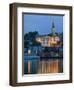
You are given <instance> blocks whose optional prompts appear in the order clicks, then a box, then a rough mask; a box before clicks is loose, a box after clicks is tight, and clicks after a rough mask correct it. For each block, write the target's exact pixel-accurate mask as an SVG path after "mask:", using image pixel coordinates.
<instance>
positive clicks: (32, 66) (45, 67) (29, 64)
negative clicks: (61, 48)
mask: <svg viewBox="0 0 74 90" xmlns="http://www.w3.org/2000/svg"><path fill="white" fill-rule="evenodd" d="M62 72H63V59H42V60H38V59H37V60H35V59H33V60H25V61H24V74H43V73H62Z"/></svg>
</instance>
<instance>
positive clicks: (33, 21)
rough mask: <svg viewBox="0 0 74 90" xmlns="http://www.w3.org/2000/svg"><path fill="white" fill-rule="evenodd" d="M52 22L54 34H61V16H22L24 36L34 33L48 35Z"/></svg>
mask: <svg viewBox="0 0 74 90" xmlns="http://www.w3.org/2000/svg"><path fill="white" fill-rule="evenodd" d="M53 22H54V25H55V29H56V32H58V33H61V32H63V16H55V15H34V14H24V34H25V33H28V32H34V31H38V33H39V34H40V35H45V34H49V33H51V28H52V23H53Z"/></svg>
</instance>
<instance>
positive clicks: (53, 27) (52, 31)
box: [51, 22, 56, 36]
mask: <svg viewBox="0 0 74 90" xmlns="http://www.w3.org/2000/svg"><path fill="white" fill-rule="evenodd" d="M55 32H56V29H55V25H54V22H52V28H51V33H52V35H53V36H55Z"/></svg>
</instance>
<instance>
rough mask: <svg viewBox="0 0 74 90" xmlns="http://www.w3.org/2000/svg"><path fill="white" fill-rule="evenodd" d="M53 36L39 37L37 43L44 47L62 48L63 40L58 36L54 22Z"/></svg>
mask: <svg viewBox="0 0 74 90" xmlns="http://www.w3.org/2000/svg"><path fill="white" fill-rule="evenodd" d="M51 34H52V35H39V36H37V37H36V41H37V42H40V43H41V46H43V47H60V46H61V43H60V42H61V40H60V37H59V36H58V35H56V28H55V25H54V22H52V27H51Z"/></svg>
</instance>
